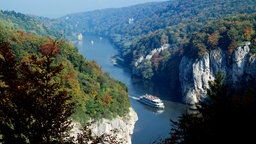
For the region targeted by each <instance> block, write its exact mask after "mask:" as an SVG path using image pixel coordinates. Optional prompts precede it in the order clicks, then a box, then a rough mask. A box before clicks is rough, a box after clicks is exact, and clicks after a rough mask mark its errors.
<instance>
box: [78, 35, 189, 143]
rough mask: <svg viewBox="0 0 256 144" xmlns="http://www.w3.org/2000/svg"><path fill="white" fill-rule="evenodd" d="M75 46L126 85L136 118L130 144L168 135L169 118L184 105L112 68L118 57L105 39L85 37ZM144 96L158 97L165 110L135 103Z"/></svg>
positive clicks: (161, 88)
mask: <svg viewBox="0 0 256 144" xmlns="http://www.w3.org/2000/svg"><path fill="white" fill-rule="evenodd" d="M74 44H75V46H76V47H78V50H79V53H81V54H82V55H84V56H85V58H86V59H87V60H95V61H96V62H97V64H98V65H99V66H100V67H101V68H102V70H103V71H104V72H108V73H109V74H110V76H111V77H113V78H115V79H117V80H119V81H121V82H123V83H125V84H126V85H127V87H128V94H129V98H130V103H131V105H132V107H133V109H134V110H135V111H136V113H137V115H138V118H139V120H138V121H137V122H136V124H135V128H134V133H133V135H132V143H133V144H150V143H153V142H154V141H156V140H158V139H159V138H165V137H167V136H169V133H170V129H171V123H170V119H173V120H176V119H177V118H178V116H179V115H180V114H181V112H182V111H183V110H184V108H185V106H184V105H183V104H181V103H178V102H174V101H175V99H172V95H175V94H172V93H171V92H170V91H168V89H166V88H164V87H163V86H159V87H156V86H154V85H153V84H151V83H149V82H143V81H141V80H136V79H133V78H132V77H131V74H130V72H129V70H127V69H125V68H121V67H117V66H114V65H113V63H112V57H113V56H115V55H117V54H118V50H117V49H115V48H114V46H113V45H112V44H111V43H110V42H109V41H108V40H107V39H105V38H100V37H98V36H84V37H83V40H82V41H77V42H74ZM146 93H148V94H152V95H156V96H158V97H160V98H161V99H162V100H163V101H164V104H165V109H164V110H162V111H159V110H158V111H157V110H156V109H153V108H151V107H148V106H146V105H144V104H142V103H140V102H138V100H137V99H138V97H139V96H141V95H143V94H146Z"/></svg>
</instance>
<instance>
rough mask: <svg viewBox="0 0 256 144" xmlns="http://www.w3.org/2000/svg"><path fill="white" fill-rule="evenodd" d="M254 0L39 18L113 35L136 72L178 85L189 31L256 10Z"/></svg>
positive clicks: (189, 0)
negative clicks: (143, 58)
mask: <svg viewBox="0 0 256 144" xmlns="http://www.w3.org/2000/svg"><path fill="white" fill-rule="evenodd" d="M255 4H256V2H255V0H247V1H238V0H229V1H225V2H224V1H221V0H212V1H202V0H185V1H184V0H175V1H166V2H155V3H147V4H142V5H136V6H132V7H127V8H116V9H105V10H96V11H91V12H85V13H77V14H71V15H67V16H64V17H61V18H58V19H55V20H53V21H52V22H51V23H49V21H48V20H44V19H40V21H41V22H43V23H45V24H47V23H48V26H49V27H53V28H55V29H58V30H61V31H62V33H65V34H67V35H70V36H71V35H74V33H84V34H94V35H100V36H105V37H107V38H109V39H110V40H111V42H112V43H113V44H114V45H116V46H117V48H119V50H120V52H121V56H122V58H123V59H124V61H125V66H126V67H129V68H130V69H131V70H132V72H133V74H134V75H136V76H138V77H140V78H142V79H144V80H150V81H154V82H155V83H160V82H161V83H164V84H165V85H169V87H170V89H172V90H177V89H178V88H177V85H175V84H177V83H179V80H178V79H177V78H178V71H177V69H178V65H179V59H181V56H182V55H183V53H184V49H185V48H184V45H185V43H187V42H188V41H189V39H190V36H191V34H192V33H194V32H196V31H199V30H200V29H201V28H202V27H203V26H204V25H206V24H207V23H208V22H209V21H212V22H215V21H218V20H220V19H223V18H225V17H226V18H227V17H232V16H235V15H237V14H251V13H254V12H256V11H255V9H256V5H255ZM129 19H133V20H132V21H130V22H129ZM64 29H65V31H63V30H64ZM164 44H169V47H168V49H166V50H164V51H161V52H158V53H155V54H154V56H153V58H152V59H151V60H143V61H142V62H141V63H140V64H138V65H137V64H136V66H135V63H136V61H138V59H139V58H140V57H146V55H148V54H150V53H151V51H153V50H154V49H157V48H160V47H161V46H163V45H164Z"/></svg>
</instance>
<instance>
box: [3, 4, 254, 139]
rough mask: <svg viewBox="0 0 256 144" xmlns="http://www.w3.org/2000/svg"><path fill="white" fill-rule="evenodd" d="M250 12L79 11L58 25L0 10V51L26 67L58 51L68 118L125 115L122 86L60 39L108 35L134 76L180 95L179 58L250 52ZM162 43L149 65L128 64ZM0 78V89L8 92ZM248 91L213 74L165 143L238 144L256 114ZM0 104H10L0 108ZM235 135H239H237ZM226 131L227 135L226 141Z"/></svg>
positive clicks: (244, 8) (250, 8)
mask: <svg viewBox="0 0 256 144" xmlns="http://www.w3.org/2000/svg"><path fill="white" fill-rule="evenodd" d="M255 10H256V1H255V0H246V1H240V0H228V1H222V0H212V1H203V0H173V1H167V2H161V3H148V4H143V5H137V6H133V7H127V8H120V9H107V10H97V11H92V12H86V13H79V14H74V15H68V16H65V17H63V18H59V19H56V20H50V19H47V18H42V17H31V16H27V15H23V14H20V13H16V12H13V11H0V43H1V48H3V47H2V44H5V43H7V44H8V47H10V48H11V52H12V53H13V54H14V57H15V61H17V62H22V63H23V64H27V62H30V61H31V57H32V55H34V56H35V57H40V56H41V55H42V47H48V46H49V45H51V44H54V45H56V46H57V47H58V48H59V52H58V55H56V57H55V59H54V64H55V65H62V66H63V69H62V70H61V71H60V73H59V74H58V75H57V77H56V78H55V79H54V81H55V82H57V83H61V84H62V85H61V86H62V87H63V88H65V92H67V95H69V96H71V97H70V98H71V99H68V98H67V99H68V100H70V101H72V104H74V105H73V106H74V109H73V110H74V113H73V114H72V115H71V117H72V118H73V119H74V120H77V121H80V122H83V121H84V120H88V119H89V118H95V119H99V118H113V117H115V116H117V115H121V116H122V115H124V114H126V113H127V112H128V107H129V106H130V103H129V99H128V96H127V91H128V90H127V87H126V86H125V85H124V84H122V83H120V82H119V81H116V80H113V79H112V78H111V77H110V76H109V74H107V73H103V72H102V70H101V69H100V67H99V66H98V65H97V64H96V63H95V62H94V61H87V60H86V59H85V58H84V57H83V56H82V55H80V54H79V53H78V50H77V48H75V47H74V46H72V44H71V43H69V42H67V41H64V40H63V39H62V37H63V38H66V35H67V36H72V35H73V36H76V34H77V33H84V34H95V35H100V36H105V37H108V38H110V40H111V41H112V42H113V44H115V45H116V46H118V48H120V52H121V55H122V57H123V58H124V60H125V64H126V66H129V67H130V68H131V69H132V70H133V71H134V72H135V74H137V75H138V76H140V77H141V78H144V79H149V80H154V81H157V82H160V81H161V82H164V83H166V84H168V85H166V86H169V87H170V88H171V89H170V90H177V91H178V90H179V89H178V87H179V79H178V78H179V76H178V67H179V62H180V59H181V57H182V56H184V55H186V56H189V57H193V58H195V59H196V58H199V57H201V56H203V55H204V54H205V53H206V52H207V51H210V50H212V49H216V48H221V49H222V50H224V51H226V52H227V53H228V54H229V56H231V55H232V52H233V51H234V49H235V48H236V47H237V46H241V45H244V42H246V41H250V42H251V46H250V48H251V51H250V53H251V54H255V52H256V33H255V28H256V14H255V12H256V11H255ZM40 22H43V23H44V24H41V23H40ZM46 23H48V25H47V26H46V25H45V24H46ZM50 29H58V30H60V32H56V31H53V30H50ZM60 33H62V34H63V35H60ZM44 36H48V37H44ZM164 44H168V49H165V50H163V51H160V52H156V53H154V55H153V56H152V58H151V59H147V60H146V59H144V60H142V62H141V63H140V64H139V65H138V66H136V67H135V66H134V64H135V63H136V61H137V60H138V59H139V58H140V57H142V56H146V55H148V54H150V53H151V51H152V50H154V49H156V48H160V47H161V46H162V45H164ZM4 56H5V55H4V54H3V51H1V55H0V58H1V59H4V58H6V57H4ZM32 59H33V58H32ZM35 59H36V58H34V59H33V60H35ZM1 66H3V65H1ZM18 72H19V71H18ZM21 72H22V71H21ZM23 72H24V71H23ZM0 74H1V73H0ZM2 75H3V74H1V75H0V80H1V81H0V87H1V90H3V89H5V88H6V85H5V83H3V77H2ZM18 75H21V76H22V75H24V74H23V73H18ZM9 76H10V77H11V75H9ZM23 80H26V79H23ZM254 85H255V84H254V83H248V85H245V86H246V87H247V88H248V89H246V90H244V91H241V92H238V93H233V92H232V89H230V88H229V87H228V85H225V84H223V83H222V77H221V74H219V75H218V76H217V79H216V81H214V82H210V89H209V90H208V96H209V98H208V99H205V100H204V101H200V102H199V103H197V104H196V108H197V109H196V110H195V111H194V112H193V113H185V114H184V115H183V116H182V117H181V118H180V121H178V122H173V124H174V125H175V126H176V127H174V128H173V129H172V131H171V136H172V137H171V138H170V139H166V140H164V141H163V142H165V143H209V139H210V140H213V141H212V142H213V143H218V142H219V141H221V140H223V138H224V139H225V140H227V141H228V140H230V139H232V138H233V136H234V137H237V138H239V139H238V140H239V141H240V140H241V141H242V140H245V138H247V137H246V136H251V135H250V134H249V133H247V128H250V127H251V130H254V129H255V124H253V122H254V121H255V119H254V118H253V117H252V116H253V115H255V114H254V113H255V97H254V92H253V91H252V90H253V88H254V87H253V86H254ZM19 86H20V85H15V87H17V90H20V89H23V87H19ZM0 94H1V93H0ZM6 100H9V99H1V100H0V102H1V103H5V101H6ZM14 100H15V99H14ZM18 102H19V101H18ZM234 120H235V121H234ZM238 123H240V124H241V125H239V124H238ZM243 126H245V127H243ZM234 127H235V128H234ZM236 128H237V129H236ZM222 130H224V131H222ZM238 130H240V133H236V132H237V131H238ZM0 132H1V131H0ZM243 132H244V134H243ZM226 133H230V134H232V137H226V136H227V135H226ZM239 134H240V135H239ZM249 140H251V139H249ZM229 142H230V141H229Z"/></svg>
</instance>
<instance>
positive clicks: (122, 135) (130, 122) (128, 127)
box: [70, 108, 138, 144]
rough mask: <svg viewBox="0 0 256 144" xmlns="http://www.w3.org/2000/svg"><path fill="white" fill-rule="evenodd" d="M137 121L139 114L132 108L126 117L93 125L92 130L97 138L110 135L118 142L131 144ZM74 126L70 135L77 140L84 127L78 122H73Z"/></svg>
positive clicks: (103, 120) (105, 120)
mask: <svg viewBox="0 0 256 144" xmlns="http://www.w3.org/2000/svg"><path fill="white" fill-rule="evenodd" d="M137 120H138V116H137V113H136V112H135V111H134V110H133V109H132V108H130V112H129V113H128V114H127V115H126V116H125V117H117V118H115V119H112V120H108V119H102V120H100V121H98V122H96V123H94V124H92V125H91V126H90V129H91V130H92V133H93V134H94V135H96V136H101V135H102V134H110V135H114V136H116V138H117V140H118V141H119V142H122V143H123V144H131V136H132V134H133V129H134V125H135V123H136V121H137ZM72 124H73V126H74V127H73V129H72V130H71V133H70V135H71V136H73V137H75V139H76V136H77V134H79V133H81V130H80V128H81V127H82V126H81V125H80V123H78V122H72ZM113 130H117V131H116V132H117V133H114V132H113Z"/></svg>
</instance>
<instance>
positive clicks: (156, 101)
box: [139, 94, 164, 109]
mask: <svg viewBox="0 0 256 144" xmlns="http://www.w3.org/2000/svg"><path fill="white" fill-rule="evenodd" d="M139 101H140V102H142V103H144V104H147V105H149V106H152V107H155V108H161V109H163V108H164V103H163V102H162V100H161V99H160V98H158V97H156V96H152V95H149V94H145V95H143V96H140V99H139Z"/></svg>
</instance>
